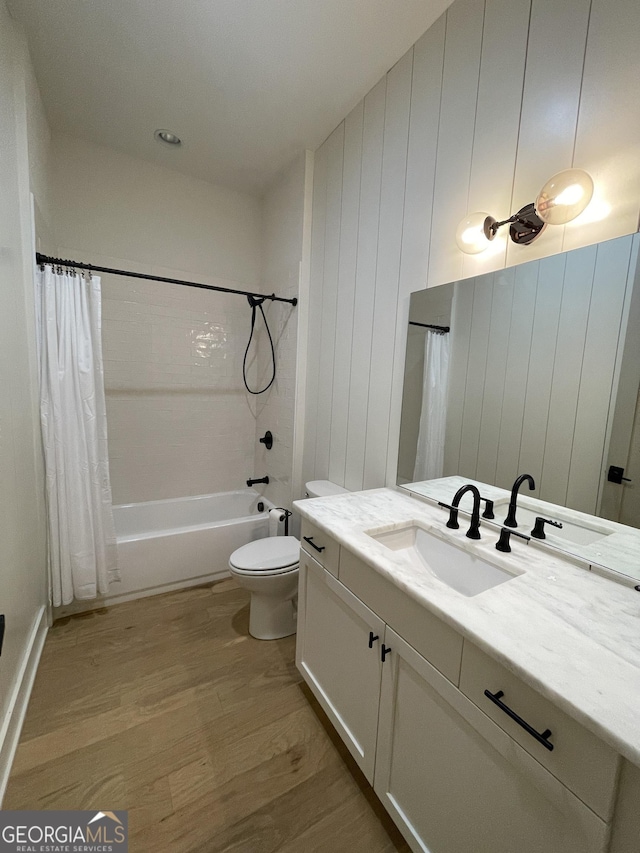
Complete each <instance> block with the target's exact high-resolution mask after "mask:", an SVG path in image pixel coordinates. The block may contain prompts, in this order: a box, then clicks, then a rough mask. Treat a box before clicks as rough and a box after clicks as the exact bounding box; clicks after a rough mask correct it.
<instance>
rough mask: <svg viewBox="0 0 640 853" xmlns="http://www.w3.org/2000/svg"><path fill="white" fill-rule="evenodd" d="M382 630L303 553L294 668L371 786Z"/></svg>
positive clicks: (375, 618)
mask: <svg viewBox="0 0 640 853" xmlns="http://www.w3.org/2000/svg"><path fill="white" fill-rule="evenodd" d="M384 627H385V626H384V622H383V621H382V620H381V619H380V618H379V617H378V616H376V614H375V613H374V612H373V611H372V610H369V608H368V607H366V606H365V605H364V604H363V603H362V602H361V601H360V599H359V598H356V596H355V595H353V593H351V592H349V590H348V589H347V588H346V587H345V586H343V585H342V584H341V583H340V581H338V580H336V578H334V577H333V575H331V574H330V573H329V572H327V571H326V570H325V569H323V568H322V566H320V565H318V563H316V561H315V560H313V559H312V558H311V557H309V555H308V554H305V552H304V551H302V552H301V556H300V579H299V586H298V634H297V645H296V664H297V666H298V669H299V670H300V672H301V673H302V675H303V677H304V679H305V681H306V682H307V684H308V685H309V687H310V688H311V690H312V691H313V693H314V694H315V696H316V698H317V699H318V701H319V702H320V704H321V705H322V707H323V708H324V710H325V711H326V713H327V714H328V716H329V718H330V720H331V722H332V723H333V725H334V726H335V727H336V729H337V730H338V732H339V733H340V735H341V737H342V739H343V740H344V742H345V744H346V745H347V748H348V749H349V751H350V752H351V754H352V755H353V757H354V758H355V760H356V761H357V763H358V765H359V766H360V768H361V769H362V771H363V772H364V774H365V776H366V777H367V779H368V780H369V782H371V783H373V768H374V761H375V748H376V735H377V727H378V705H379V699H380V674H381V671H382V662H381V646H382V642H383V638H384ZM373 638H375V639H373ZM370 640H371V642H370Z"/></svg>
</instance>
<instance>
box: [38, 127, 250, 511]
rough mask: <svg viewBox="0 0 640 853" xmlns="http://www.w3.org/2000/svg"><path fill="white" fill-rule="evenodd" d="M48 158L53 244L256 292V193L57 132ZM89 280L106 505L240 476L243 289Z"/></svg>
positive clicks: (93, 259) (245, 413) (246, 420)
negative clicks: (104, 424)
mask: <svg viewBox="0 0 640 853" xmlns="http://www.w3.org/2000/svg"><path fill="white" fill-rule="evenodd" d="M52 166H53V168H52V181H53V189H52V196H53V201H54V204H55V209H56V216H55V222H54V231H55V238H56V242H57V252H56V254H57V255H58V256H61V257H64V258H71V259H73V260H86V261H88V262H90V263H94V264H97V265H101V266H108V267H115V268H119V269H128V270H132V271H135V272H144V273H149V274H156V275H160V276H166V277H170V278H181V279H189V280H195V281H201V282H204V283H209V284H218V285H221V286H223V287H233V288H238V289H241V290H247V289H248V290H260V284H261V227H262V218H261V204H260V201H259V200H258V199H256V198H253V197H252V196H248V195H243V194H241V193H237V192H234V191H231V190H228V189H224V188H220V187H216V186H213V185H211V184H208V183H206V182H204V181H199V180H195V179H193V178H189V177H186V176H184V175H181V174H179V173H177V172H175V171H172V170H169V169H165V168H162V167H159V166H155V165H152V164H149V163H146V162H143V161H141V160H136V159H134V158H131V157H128V156H127V155H123V154H120V153H118V152H115V151H112V150H109V149H106V148H102V147H99V146H96V145H92V144H90V143H86V142H82V141H79V140H76V139H71V138H68V137H64V136H54V139H53V145H52ZM102 280H103V345H104V357H105V387H106V393H107V419H108V430H109V459H110V468H111V478H112V489H113V498H114V503H128V502H136V501H143V500H156V499H161V498H168V497H179V496H183V495H194V494H206V493H211V492H219V491H226V490H229V489H235V488H245V480H246V479H247V478H248V477H250V476H251V475H252V474H253V473H254V470H253V460H254V442H255V434H256V425H255V413H254V410H253V409H252V406H251V403H250V401H249V399H248V398H249V395H248V394H247V393H246V392H245V391H244V386H243V384H242V372H241V369H242V356H243V354H244V348H245V345H246V341H247V337H248V334H249V319H250V311H249V307H248V305H247V302H246V299H245V298H243V297H241V296H232V295H226V294H221V293H214V292H207V291H204V290H197V289H192V288H181V287H179V286H174V285H168V284H167V285H163V284H159V283H156V282H144V281H139V280H136V279H128V278H121V277H116V276H109V275H103V277H102ZM254 370H255V366H254Z"/></svg>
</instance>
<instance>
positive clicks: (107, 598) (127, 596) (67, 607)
mask: <svg viewBox="0 0 640 853" xmlns="http://www.w3.org/2000/svg"><path fill="white" fill-rule="evenodd" d="M228 577H230V573H229V572H228V571H226V570H225V571H220V572H213V573H212V574H208V575H201V576H200V577H197V578H189V579H188V580H179V581H175V582H174V583H164V584H159V585H158V586H153V587H148V588H147V589H137V590H134V591H132V592H125V593H122V594H120V595H117V594H115V593H114V594H108V595H100V596H98V598H91V599H89V600H87V601H74V602H72V603H71V604H63V605H61V606H60V607H54V608H53V621H54V622H55V621H56V619H63V618H64V617H65V616H73V615H74V614H75V613H87V612H88V611H89V610H100V609H101V608H102V607H111V606H112V605H114V604H123V603H124V602H125V601H135V600H136V599H137V598H148V596H150V595H162V593H164V592H176V591H177V590H179V589H187V588H188V587H191V586H204V584H208V583H213V582H214V581H221V580H223V579H224V578H228ZM116 587H117V584H114V588H116Z"/></svg>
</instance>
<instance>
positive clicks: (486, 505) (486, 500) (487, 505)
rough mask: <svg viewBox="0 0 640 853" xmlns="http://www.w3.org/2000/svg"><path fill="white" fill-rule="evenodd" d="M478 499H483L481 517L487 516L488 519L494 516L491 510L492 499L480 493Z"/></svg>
mask: <svg viewBox="0 0 640 853" xmlns="http://www.w3.org/2000/svg"><path fill="white" fill-rule="evenodd" d="M480 500H481V501H484V512H483V513H482V517H483V518H488V519H489V520H491V519H493V518H495V514H494V512H493V501H492V500H489V498H483V497H482V495H480Z"/></svg>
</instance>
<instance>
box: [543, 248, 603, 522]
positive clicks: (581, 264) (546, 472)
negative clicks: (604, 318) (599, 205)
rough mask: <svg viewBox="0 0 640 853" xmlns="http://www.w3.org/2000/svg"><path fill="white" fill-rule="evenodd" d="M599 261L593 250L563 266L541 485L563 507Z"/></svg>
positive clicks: (547, 498) (545, 494)
mask: <svg viewBox="0 0 640 853" xmlns="http://www.w3.org/2000/svg"><path fill="white" fill-rule="evenodd" d="M595 262H596V249H595V246H593V247H589V248H587V249H583V250H581V251H577V252H573V253H572V254H571V255H569V256H567V264H566V267H565V275H564V286H563V289H562V305H561V307H560V322H559V324H558V343H557V346H556V355H555V362H554V365H553V380H552V384H551V401H550V406H549V421H548V424H547V435H546V440H545V451H544V461H543V466H542V477H541V482H540V497H541V498H542V500H545V501H549V502H550V503H555V504H560V506H564V505H565V504H566V502H567V488H568V485H569V469H570V467H571V451H572V447H573V431H574V427H575V422H576V409H577V407H578V392H579V390H580V375H581V372H582V359H583V356H584V343H585V338H586V335H587V321H588V319H589V304H590V302H591V288H592V285H593V275H594V270H595Z"/></svg>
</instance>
